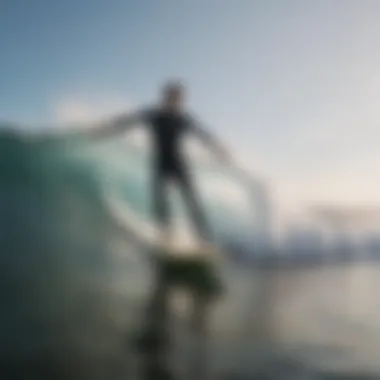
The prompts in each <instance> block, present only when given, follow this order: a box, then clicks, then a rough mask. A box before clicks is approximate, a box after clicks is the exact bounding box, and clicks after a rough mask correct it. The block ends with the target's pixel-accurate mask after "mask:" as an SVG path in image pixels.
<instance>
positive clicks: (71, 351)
mask: <svg viewBox="0 0 380 380" xmlns="http://www.w3.org/2000/svg"><path fill="white" fill-rule="evenodd" d="M37 137H38V136H37ZM147 161H148V157H147V156H146V155H144V154H143V153H142V152H141V150H140V149H137V148H133V147H131V146H126V145H125V144H124V143H120V142H118V141H110V142H108V143H105V144H101V145H96V146H95V145H94V144H93V143H91V142H87V141H85V140H82V139H81V138H80V137H77V138H71V137H70V136H69V135H68V136H66V137H62V138H54V137H53V138H50V139H47V140H46V139H39V138H36V137H33V136H32V137H31V136H29V137H28V136H26V135H23V134H22V133H20V132H16V131H15V130H13V129H10V130H9V129H7V130H5V129H4V128H3V129H2V132H1V133H0V192H1V196H0V276H1V282H0V284H1V285H0V299H1V300H2V301H1V313H0V378H1V379H53V378H54V379H91V380H97V379H99V380H102V379H107V380H108V379H127V378H133V376H134V374H135V373H136V370H137V369H136V364H137V363H136V357H135V355H134V353H133V350H132V348H131V336H132V335H133V333H134V332H135V331H137V329H138V328H139V327H140V326H141V322H142V315H143V314H142V312H143V309H144V302H145V300H146V297H147V294H148V292H149V290H150V283H151V277H152V276H151V274H152V273H151V266H150V262H149V252H146V251H145V250H143V249H141V247H139V246H137V245H136V244H135V242H134V241H133V239H131V238H130V236H129V234H128V233H127V232H128V231H126V230H125V226H124V227H123V226H120V223H119V222H118V220H117V218H115V205H116V207H119V208H118V209H119V211H120V210H121V211H120V213H122V214H123V213H124V212H126V211H125V210H126V209H127V211H128V213H127V216H126V217H127V219H128V220H132V222H133V223H134V222H135V221H136V225H138V226H140V227H139V228H145V227H144V226H147V227H146V228H148V225H149V221H150V212H149V190H148V183H147V181H148V178H149V174H148V172H147V171H146V169H144V168H146V164H147ZM197 170H198V173H199V176H200V177H201V176H202V170H203V173H204V172H205V171H206V174H205V175H206V176H209V175H210V171H211V172H212V173H213V175H214V176H216V177H217V176H218V177H220V176H224V177H229V178H230V179H231V180H232V181H233V180H234V179H233V178H231V173H228V172H223V170H222V169H216V168H215V167H214V168H211V169H210V167H208V168H207V169H205V168H197ZM207 170H208V172H207ZM216 177H215V178H216ZM219 196H220V194H219V193H218V192H217V191H215V192H214V193H213V194H212V196H211V197H209V198H208V199H210V198H212V199H213V200H214V201H215V200H218V197H219ZM208 199H206V198H205V202H206V206H207V208H208V211H209V213H210V214H211V215H212V221H213V226H214V228H215V230H216V231H217V232H218V231H220V232H223V228H226V224H225V223H220V224H218V223H216V221H222V222H223V219H224V218H222V217H221V216H220V215H228V216H229V217H230V218H231V219H232V220H233V218H234V211H236V206H235V204H234V202H233V201H232V202H231V204H228V200H226V199H222V198H221V199H220V200H219V201H218V202H216V205H217V206H218V207H216V209H215V203H212V202H211V201H210V202H208ZM110 200H111V201H112V202H111V203H110ZM110 204H112V205H113V207H110ZM220 205H223V207H224V210H223V209H222V210H221V209H220ZM124 206H126V208H124ZM221 212H222V214H221ZM179 215H180V213H179ZM132 217H133V218H136V219H133V218H132ZM131 218H132V219H131ZM241 219H243V220H244V222H246V221H247V220H249V219H248V218H246V219H244V218H243V217H242V218H241ZM144 223H145V224H144ZM233 224H234V223H233ZM241 228H243V224H242V226H241V227H239V229H241ZM247 228H248V226H247ZM222 273H223V278H224V279H225V281H226V283H227V293H226V295H225V296H224V298H223V299H222V300H221V301H220V302H219V304H218V305H217V306H216V308H215V310H214V312H213V315H212V323H211V327H212V330H211V332H212V344H211V348H210V363H212V367H213V368H214V370H215V371H216V373H219V374H220V378H231V379H232V378H234V379H243V378H260V379H264V378H270V379H272V378H273V379H290V378H291V379H301V378H302V379H317V378H321V379H323V378H329V377H328V376H330V375H327V374H328V373H335V374H336V373H345V374H357V376H361V377H358V378H362V379H364V377H363V376H364V373H367V372H369V373H372V374H375V376H376V373H379V368H378V363H379V362H380V360H378V359H379V354H378V352H380V350H379V349H380V347H379V345H378V342H379V341H380V335H379V331H380V330H379V324H378V314H379V310H380V304H379V303H378V300H377V297H376V293H377V284H378V276H377V274H378V273H379V270H378V268H377V267H376V266H374V265H370V264H360V263H356V264H352V265H348V264H345V265H341V266H339V265H335V266H334V267H330V266H328V265H322V264H321V265H320V266H314V267H312V268H307V267H300V266H299V267H297V268H289V267H287V268H281V267H277V268H272V269H266V270H255V268H248V267H237V266H236V265H235V264H233V263H230V262H228V261H226V262H225V265H224V266H223V267H222ZM181 315H182V314H181V313H180V312H179V313H178V316H179V324H180V325H181ZM378 338H379V339H378ZM184 341H186V339H185V340H184ZM184 347H186V344H185V345H184ZM177 355H178V358H177V361H178V363H179V362H181V361H183V362H186V359H187V357H188V355H187V354H186V350H185V349H184V350H182V351H181V350H180V349H178V351H177ZM258 371H261V372H260V375H258V373H259V372H258ZM265 376H266V377H265ZM302 376H303V377H302ZM331 376H332V375H331ZM136 378H137V377H136ZM330 378H333V377H330ZM375 378H376V377H375Z"/></svg>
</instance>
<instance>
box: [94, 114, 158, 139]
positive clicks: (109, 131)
mask: <svg viewBox="0 0 380 380" xmlns="http://www.w3.org/2000/svg"><path fill="white" fill-rule="evenodd" d="M150 114H151V111H149V110H140V111H137V112H133V113H129V114H122V115H120V116H117V117H115V118H113V119H110V120H108V121H105V122H102V123H100V124H99V125H98V126H96V127H95V128H94V129H93V131H92V135H93V137H96V138H103V137H109V136H112V135H114V134H117V133H123V132H127V131H129V130H131V129H132V128H134V127H136V126H137V125H138V124H139V123H141V122H143V123H144V122H146V121H147V120H149V118H150Z"/></svg>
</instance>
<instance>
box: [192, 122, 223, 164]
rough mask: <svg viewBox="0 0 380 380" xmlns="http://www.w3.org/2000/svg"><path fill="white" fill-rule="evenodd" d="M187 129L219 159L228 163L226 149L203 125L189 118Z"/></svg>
mask: <svg viewBox="0 0 380 380" xmlns="http://www.w3.org/2000/svg"><path fill="white" fill-rule="evenodd" d="M189 127H190V130H191V132H193V133H194V134H195V135H196V136H197V137H198V138H199V139H200V140H201V141H202V142H203V143H204V145H206V146H207V147H209V148H210V149H211V150H212V151H213V152H214V153H215V155H216V156H217V157H218V158H219V159H221V160H223V161H230V154H229V152H228V150H227V149H226V147H225V146H224V145H223V144H222V143H221V142H220V141H219V139H217V138H216V137H215V136H214V135H212V134H211V133H210V132H209V131H208V129H207V128H205V127H204V125H203V124H201V123H200V122H199V121H197V120H196V119H194V118H193V117H189Z"/></svg>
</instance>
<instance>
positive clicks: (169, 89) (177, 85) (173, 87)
mask: <svg viewBox="0 0 380 380" xmlns="http://www.w3.org/2000/svg"><path fill="white" fill-rule="evenodd" d="M184 89H185V86H184V85H183V83H182V82H181V81H179V80H171V81H168V82H166V83H165V85H164V87H163V92H164V94H165V95H170V94H172V93H173V92H183V90H184Z"/></svg>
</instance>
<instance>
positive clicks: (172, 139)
mask: <svg viewBox="0 0 380 380" xmlns="http://www.w3.org/2000/svg"><path fill="white" fill-rule="evenodd" d="M185 97H186V89H185V87H184V86H183V85H182V83H180V82H177V81H171V82H168V83H166V84H165V85H164V87H163V89H162V93H161V99H160V102H159V104H158V106H156V107H152V108H148V109H142V110H140V111H137V112H134V113H132V114H127V115H122V116H119V117H116V118H114V119H111V120H110V121H109V122H108V123H106V124H105V125H104V124H102V125H101V126H100V127H98V128H95V129H94V130H93V133H94V136H97V137H106V136H107V135H112V134H114V133H121V132H126V131H127V130H130V129H132V128H134V127H135V126H137V125H138V124H139V123H143V124H144V125H146V126H147V127H148V128H149V132H150V134H151V137H152V142H153V165H152V166H153V168H152V171H153V173H152V174H153V185H152V189H153V210H154V217H155V221H156V222H157V224H158V227H159V229H160V237H161V244H163V245H164V246H167V244H168V243H169V242H170V241H171V240H170V239H171V233H170V230H171V228H170V227H171V226H170V210H169V200H168V192H167V186H166V185H167V183H168V182H169V181H171V182H173V183H175V184H176V185H177V186H178V187H179V189H180V190H181V193H182V195H183V197H184V200H185V202H186V204H187V208H188V210H189V214H190V218H191V219H192V222H193V223H192V224H193V226H194V228H195V230H196V232H197V235H198V237H199V238H200V241H201V251H206V252H210V251H212V250H214V249H215V248H214V239H213V237H212V231H211V228H210V226H209V225H208V222H207V218H206V215H205V212H204V208H203V207H202V205H201V202H200V200H199V197H198V196H197V193H196V190H195V188H194V183H193V179H192V175H191V172H190V168H189V165H188V162H187V160H186V159H185V157H184V154H183V149H182V140H183V138H184V137H185V136H186V135H187V134H188V133H193V134H194V135H196V136H198V137H199V138H200V140H201V141H203V143H204V144H205V145H206V146H207V147H209V148H211V150H213V151H214V153H216V156H217V157H218V158H220V159H221V160H222V161H223V162H227V161H228V160H229V154H228V153H227V150H226V149H225V148H224V147H223V146H222V144H221V143H220V142H219V141H218V140H217V139H216V138H215V137H214V136H212V135H211V134H210V133H209V132H208V131H207V130H206V129H205V128H204V127H203V126H202V125H201V123H199V122H198V120H196V119H195V118H194V117H193V116H192V115H191V114H190V113H188V112H187V111H186V110H185V106H184V105H185Z"/></svg>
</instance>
